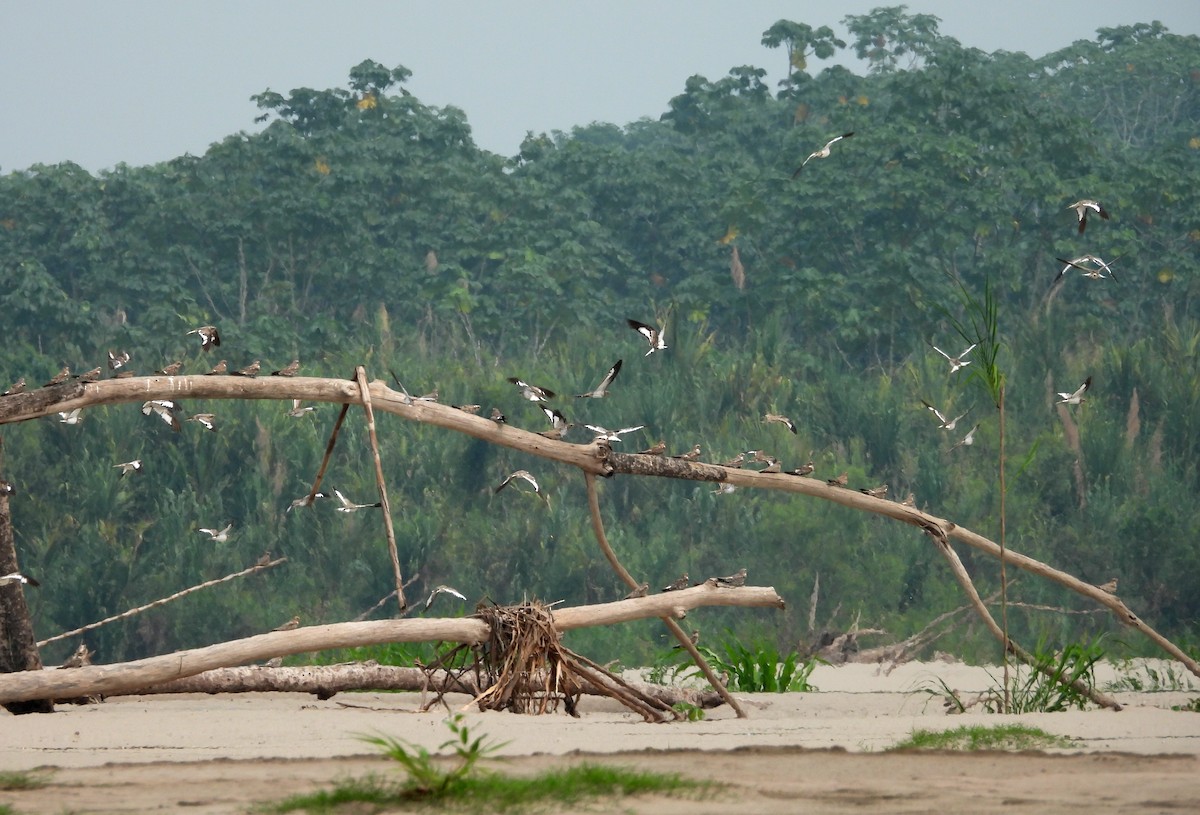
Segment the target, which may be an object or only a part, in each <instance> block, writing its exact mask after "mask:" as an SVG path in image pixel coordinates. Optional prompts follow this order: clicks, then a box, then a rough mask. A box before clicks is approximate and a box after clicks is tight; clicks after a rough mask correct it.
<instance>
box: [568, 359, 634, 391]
mask: <svg viewBox="0 0 1200 815" xmlns="http://www.w3.org/2000/svg"><path fill="white" fill-rule="evenodd" d="M623 361H624V360H620V359H618V360H617V363H616V364H615V365H613V366H612V367H611V368H609V369H608V373H606V374H605V375H604V378H603V379H601V380H600V384H599V385H597V386H596V387H595V388H594V389H592V390H590V391H588V392H587V393H577V394H575V398H576V399H603V398H604V397H605V396H608V387H609V386H610V385H611V384H612V383H613V380H614V379H616V378H617V374H619V373H620V372H621V363H622V362H623Z"/></svg>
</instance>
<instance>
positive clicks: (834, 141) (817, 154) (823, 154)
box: [792, 130, 854, 178]
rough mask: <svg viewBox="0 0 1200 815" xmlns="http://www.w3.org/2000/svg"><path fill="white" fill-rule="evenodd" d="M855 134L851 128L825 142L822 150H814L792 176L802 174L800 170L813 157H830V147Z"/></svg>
mask: <svg viewBox="0 0 1200 815" xmlns="http://www.w3.org/2000/svg"><path fill="white" fill-rule="evenodd" d="M853 135H854V131H853V130H851V131H850V132H849V133H843V134H842V135H840V136H834V137H833V138H832V139H830V140H829V141H827V142H825V146H824V147H822V148H821V149H820V150H814V151H813V152H811V153H809V154H808V158H806V159H804V161H803V163H801V165H800V166H799V167H797V168H796V172H794V173H792V178H795V177H796V176H798V175H800V171H801V170H803V169H804V165H805V164H808V163H809V162H810V161H812V160H813V159H815V158H829V148H831V147H833V146H834V145H835V144H837V143H838V142H840V141H841V140H842V139H848V138H850V137H851V136H853Z"/></svg>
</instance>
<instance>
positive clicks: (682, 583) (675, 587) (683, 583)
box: [662, 572, 691, 591]
mask: <svg viewBox="0 0 1200 815" xmlns="http://www.w3.org/2000/svg"><path fill="white" fill-rule="evenodd" d="M690 585H691V578H689V577H688V573H687V572H684V573H683V574H682V575H680V577H679V579H678V580H676V581H675V582H674V583H671V584H670V585H667V586H663V588H662V590H663V591H679V590H680V589H686V588H687V587H688V586H690Z"/></svg>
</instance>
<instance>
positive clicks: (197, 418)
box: [184, 413, 217, 433]
mask: <svg viewBox="0 0 1200 815" xmlns="http://www.w3.org/2000/svg"><path fill="white" fill-rule="evenodd" d="M214 418H215V414H212V413H196V414H193V415H191V416H188V417H187V418H186V419H184V421H185V422H195V423H196V424H198V425H200V426H201V427H203V428H204V429H205V430H211V431H212V432H214V433H216V432H217V426H216V424H215V423H214V422H213V419H214Z"/></svg>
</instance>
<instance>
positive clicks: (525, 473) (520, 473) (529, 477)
mask: <svg viewBox="0 0 1200 815" xmlns="http://www.w3.org/2000/svg"><path fill="white" fill-rule="evenodd" d="M517 478H520V479H522V480H523V481H528V482H529V484H530V485H532V486H533V491H534V492H535V493H537V495H538V497H540V498H542V499H543V500H545V496H544V495H542V486H541V484H538V482H537V479H536V478H534V477H533V473H531V472H529V470H516V471H515V472H512V473H510V474H509V475H508V477H507V478H505V479H504V480H503V481H501V482H500V485H499V486H498V487H496V489H495V490H494V491H495V492H500V490H502V489H504V488H505V487H507V486H508V485H509V483H510V482H511V481H513V479H517Z"/></svg>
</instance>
